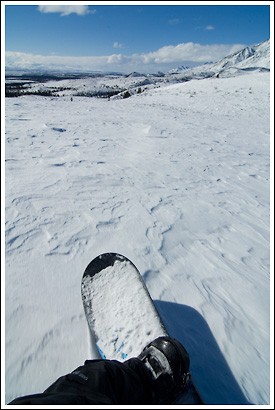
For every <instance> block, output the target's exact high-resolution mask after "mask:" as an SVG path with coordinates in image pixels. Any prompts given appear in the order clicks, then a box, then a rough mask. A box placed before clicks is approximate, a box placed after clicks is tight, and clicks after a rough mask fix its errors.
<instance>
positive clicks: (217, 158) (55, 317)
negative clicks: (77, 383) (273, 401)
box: [5, 72, 270, 404]
mask: <svg viewBox="0 0 275 410" xmlns="http://www.w3.org/2000/svg"><path fill="white" fill-rule="evenodd" d="M5 158H6V169H5V170H6V184H5V194H6V276H5V289H6V305H5V307H6V402H9V401H10V400H12V399H13V398H14V397H17V396H20V395H24V394H32V393H39V392H41V391H43V390H45V388H46V387H48V385H50V384H51V383H52V382H53V381H54V380H55V379H56V378H58V377H59V376H61V375H63V374H65V373H68V372H70V371H72V370H73V369H74V368H76V367H78V366H79V365H80V364H82V363H83V362H84V361H85V360H86V359H89V358H91V357H93V355H95V352H94V350H93V347H92V345H91V341H90V338H89V333H88V326H87V323H86V319H85V316H84V312H83V308H82V302H81V294H80V283H81V277H82V274H83V272H84V270H85V267H86V266H87V265H88V263H89V262H90V261H91V260H92V259H93V258H94V257H96V256H97V255H98V254H100V253H104V252H117V253H120V254H124V255H125V256H126V257H127V258H129V259H131V260H132V261H133V263H134V264H135V265H136V266H137V268H138V269H139V270H140V272H141V274H142V275H143V277H144V280H145V282H146V285H147V287H148V289H149V292H150V294H151V296H152V298H153V299H154V300H157V301H158V304H159V306H160V307H161V310H162V311H161V314H162V315H163V316H164V317H163V319H164V322H165V320H166V321H167V322H165V325H166V326H167V328H168V331H171V332H172V330H174V331H176V336H177V337H178V338H179V339H180V341H181V342H182V343H183V344H184V345H185V346H186V348H187V350H188V351H189V353H190V357H191V371H192V375H193V378H194V380H195V382H196V383H197V385H198V387H199V390H200V392H201V394H202V396H203V397H204V399H205V401H206V402H207V403H214V402H215V400H217V399H216V398H215V394H217V392H218V396H219V400H220V401H219V403H223V404H232V402H233V401H234V399H236V397H235V398H234V397H233V396H234V389H233V387H232V391H230V385H229V386H228V384H230V381H231V382H232V386H233V381H232V380H233V379H232V378H231V379H228V378H227V379H226V375H224V374H222V373H221V374H219V372H218V371H217V363H216V362H215V361H214V360H213V363H212V368H209V366H204V365H203V363H204V360H206V358H205V357H204V354H205V355H206V354H209V357H214V356H215V348H214V343H213V344H212V345H211V346H210V348H208V350H207V347H206V346H204V345H203V341H201V339H203V336H204V335H205V334H200V331H199V329H196V332H197V333H196V334H197V336H198V337H197V338H196V340H194V334H193V335H192V334H188V332H186V328H185V318H184V317H182V316H181V315H180V314H179V313H178V312H183V313H188V311H187V307H189V308H190V309H191V308H192V309H193V310H194V312H195V311H196V312H197V314H198V315H200V317H201V318H202V319H203V320H204V321H205V323H207V325H208V326H209V329H210V330H211V333H212V335H213V339H214V340H215V342H216V344H217V348H218V349H220V352H221V354H222V355H223V357H224V360H225V361H226V363H227V365H228V367H229V369H230V370H231V372H232V373H233V374H234V378H235V380H236V383H237V385H238V386H239V388H240V390H241V392H242V394H243V399H239V400H243V403H242V404H244V403H245V400H246V401H248V402H250V403H253V404H267V403H269V257H270V251H269V218H270V215H269V189H270V185H269V184H270V181H269V177H270V175H269V166H270V159H269V74H268V73H256V72H255V73H250V74H246V75H242V76H239V77H234V78H222V79H221V78H220V79H205V80H200V81H196V80H193V81H190V82H187V83H183V84H177V85H172V86H167V87H161V88H158V89H155V90H151V91H149V92H148V93H144V94H141V95H136V96H133V97H131V98H128V99H125V100H117V99H111V100H110V101H107V100H101V99H94V98H81V97H79V98H76V97H74V99H73V101H70V99H69V97H64V98H43V97H34V96H25V97H19V98H9V99H6V143H5ZM161 302H162V304H161ZM164 302H167V303H168V302H169V303H170V305H165V303H164ZM172 304H173V305H172ZM165 307H167V309H166V311H165ZM168 307H169V309H170V308H171V309H170V310H169V309H168ZM172 307H173V309H172ZM184 307H186V308H185V309H184ZM194 312H193V314H194V315H195V313H194ZM194 317H195V316H194ZM186 323H187V322H186ZM187 325H188V326H189V325H190V326H191V327H192V323H191V321H190V322H188V323H187ZM199 348H201V349H199ZM203 349H205V350H203ZM208 364H209V363H208ZM209 374H211V377H209ZM223 377H225V379H226V380H227V382H228V384H227V385H226V384H225V385H222V384H221V383H222V382H221V379H222V378H223ZM228 391H229V392H230V393H232V394H231V397H230V395H229V393H228ZM216 397H217V395H216ZM238 397H241V395H240V396H238ZM236 400H237V399H236ZM217 404H218V403H217Z"/></svg>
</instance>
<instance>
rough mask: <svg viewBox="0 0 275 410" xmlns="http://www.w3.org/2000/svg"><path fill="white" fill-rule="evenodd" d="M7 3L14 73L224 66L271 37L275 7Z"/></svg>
mask: <svg viewBox="0 0 275 410" xmlns="http://www.w3.org/2000/svg"><path fill="white" fill-rule="evenodd" d="M3 3H5V6H6V7H5V50H6V66H9V67H14V68H16V67H20V66H21V67H23V68H31V67H34V65H36V67H38V66H40V67H43V66H46V65H47V64H48V66H55V67H57V66H60V67H61V66H63V67H66V66H67V67H72V68H73V67H76V68H78V69H81V67H82V68H83V70H84V69H94V70H95V71H96V70H104V71H112V70H116V71H122V72H125V71H126V72H127V71H128V72H130V71H144V72H146V71H147V72H148V71H154V72H156V71H158V70H165V69H170V68H173V67H176V66H178V65H189V66H193V65H198V64H203V63H204V62H207V61H217V60H219V59H221V58H223V57H224V56H226V55H227V54H230V53H231V52H234V51H237V50H239V49H240V48H242V47H244V46H247V45H253V44H257V43H260V42H261V41H264V40H266V39H267V38H269V37H270V24H269V18H270V17H269V15H270V10H269V5H268V4H271V3H272V2H259V3H258V5H236V6H235V5H230V3H231V2H223V3H224V4H226V5H217V2H214V3H213V5H198V4H196V5H184V4H181V2H176V3H175V4H176V5H170V4H171V2H170V3H169V4H167V3H166V4H165V2H164V3H161V2H154V5H144V4H138V2H128V3H130V4H127V2H122V3H121V5H119V4H118V2H113V4H112V5H104V2H97V3H100V5H98V4H94V5H89V6H87V5H85V4H81V2H77V3H76V5H75V6H71V5H66V2H61V3H59V4H60V5H58V2H48V5H44V4H43V5H42V4H41V5H39V2H38V3H37V4H38V5H12V2H3ZM91 3H92V2H91ZM94 3H95V2H94ZM194 3H196V2H194ZM17 4H18V2H17ZM31 4H32V3H31ZM206 4H207V3H206ZM263 4H264V5H263ZM2 15H3V13H2Z"/></svg>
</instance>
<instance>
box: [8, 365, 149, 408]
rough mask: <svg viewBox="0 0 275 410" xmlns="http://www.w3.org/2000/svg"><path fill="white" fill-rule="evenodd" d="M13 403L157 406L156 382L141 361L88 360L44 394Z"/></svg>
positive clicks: (57, 381)
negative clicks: (153, 383) (153, 392)
mask: <svg viewBox="0 0 275 410" xmlns="http://www.w3.org/2000/svg"><path fill="white" fill-rule="evenodd" d="M9 404H12V405H17V404H24V405H29V404H30V405H31V404H41V405H43V404H44V405H51V404H57V405H59V404H107V405H108V404H154V403H153V398H152V379H151V376H150V373H149V371H148V370H147V368H146V367H145V366H144V364H143V363H142V362H141V361H140V360H139V359H136V358H134V359H130V360H127V361H125V362H123V363H121V362H118V361H116V360H86V362H85V363H84V365H83V366H80V367H78V368H77V369H75V370H74V371H73V372H72V373H70V374H67V375H66V376H62V377H60V378H59V379H57V380H56V381H55V382H54V383H53V384H52V385H51V386H50V387H48V388H47V389H46V390H45V391H44V393H41V394H33V395H30V396H24V397H19V398H17V399H15V400H13V401H11V402H10V403H9Z"/></svg>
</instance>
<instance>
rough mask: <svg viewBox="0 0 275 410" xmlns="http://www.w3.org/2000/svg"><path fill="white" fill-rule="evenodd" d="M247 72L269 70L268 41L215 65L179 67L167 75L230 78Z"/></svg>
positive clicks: (246, 48) (234, 54) (243, 50)
mask: <svg viewBox="0 0 275 410" xmlns="http://www.w3.org/2000/svg"><path fill="white" fill-rule="evenodd" d="M248 70H264V71H265V70H267V71H269V70H270V39H268V40H265V41H263V42H262V43H259V44H256V45H254V46H250V47H245V48H243V49H242V50H239V51H237V52H236V53H233V54H230V55H229V56H227V57H225V58H223V59H222V60H220V61H218V62H216V63H212V64H211V63H210V64H204V65H201V66H197V67H194V68H191V69H181V67H179V69H175V70H170V72H169V73H171V74H173V73H177V74H178V75H179V76H180V77H186V79H188V78H193V77H196V78H197V77H199V78H201V77H202V78H205V77H212V76H215V75H216V76H217V75H222V76H231V75H236V74H240V73H241V72H242V71H248ZM169 73H167V74H169ZM177 74H176V75H177ZM178 79H179V78H178Z"/></svg>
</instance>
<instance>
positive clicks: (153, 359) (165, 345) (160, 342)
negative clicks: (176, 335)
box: [138, 336, 190, 404]
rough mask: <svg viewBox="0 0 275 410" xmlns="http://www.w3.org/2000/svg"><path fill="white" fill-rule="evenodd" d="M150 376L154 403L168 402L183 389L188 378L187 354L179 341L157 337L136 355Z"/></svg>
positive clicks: (188, 362)
mask: <svg viewBox="0 0 275 410" xmlns="http://www.w3.org/2000/svg"><path fill="white" fill-rule="evenodd" d="M138 359H140V360H141V361H142V362H143V364H144V365H145V366H146V368H147V369H148V370H149V371H150V375H151V378H152V386H151V390H152V396H153V401H154V404H170V403H171V402H172V401H173V400H174V399H175V398H176V397H177V395H178V394H179V393H180V392H181V391H183V390H184V388H185V386H186V385H187V383H188V380H189V376H190V373H189V365H190V360H189V355H188V353H187V351H186V350H185V348H184V347H183V346H182V344H181V343H180V342H178V341H177V340H175V339H172V338H170V337H168V336H167V337H159V338H157V339H155V340H154V341H153V342H151V343H149V344H148V345H147V346H146V347H145V348H144V349H143V351H142V352H141V354H140V355H139V356H138Z"/></svg>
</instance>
